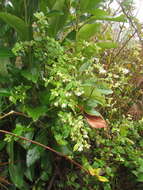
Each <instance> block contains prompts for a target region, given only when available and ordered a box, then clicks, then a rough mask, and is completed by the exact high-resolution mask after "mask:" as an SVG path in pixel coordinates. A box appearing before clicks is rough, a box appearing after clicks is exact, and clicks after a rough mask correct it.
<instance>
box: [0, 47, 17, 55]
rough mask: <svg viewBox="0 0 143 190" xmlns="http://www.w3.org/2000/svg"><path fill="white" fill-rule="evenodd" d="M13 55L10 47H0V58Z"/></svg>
mask: <svg viewBox="0 0 143 190" xmlns="http://www.w3.org/2000/svg"><path fill="white" fill-rule="evenodd" d="M13 56H14V54H13V53H12V51H11V49H10V48H6V47H0V58H5V57H6V58H9V57H13Z"/></svg>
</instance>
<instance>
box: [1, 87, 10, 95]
mask: <svg viewBox="0 0 143 190" xmlns="http://www.w3.org/2000/svg"><path fill="white" fill-rule="evenodd" d="M10 95H11V93H10V91H9V90H8V89H6V88H0V96H10Z"/></svg>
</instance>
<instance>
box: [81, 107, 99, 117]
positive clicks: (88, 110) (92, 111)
mask: <svg viewBox="0 0 143 190" xmlns="http://www.w3.org/2000/svg"><path fill="white" fill-rule="evenodd" d="M84 111H85V112H86V113H87V114H89V115H92V116H101V114H100V113H99V112H98V111H96V110H95V108H93V107H89V106H86V107H84Z"/></svg>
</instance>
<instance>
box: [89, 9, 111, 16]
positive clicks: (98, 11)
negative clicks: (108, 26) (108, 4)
mask: <svg viewBox="0 0 143 190" xmlns="http://www.w3.org/2000/svg"><path fill="white" fill-rule="evenodd" d="M90 13H91V14H93V15H94V16H98V17H103V16H109V14H108V12H107V11H105V10H102V9H92V10H91V11H90Z"/></svg>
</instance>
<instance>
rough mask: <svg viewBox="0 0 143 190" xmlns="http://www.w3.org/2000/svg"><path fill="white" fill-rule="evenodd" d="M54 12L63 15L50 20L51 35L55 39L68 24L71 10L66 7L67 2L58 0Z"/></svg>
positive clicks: (53, 8)
mask: <svg viewBox="0 0 143 190" xmlns="http://www.w3.org/2000/svg"><path fill="white" fill-rule="evenodd" d="M52 11H58V12H61V13H62V15H61V14H60V15H55V16H53V17H51V18H49V35H50V36H52V37H55V36H56V34H57V32H58V31H59V30H60V29H62V28H63V26H64V24H65V22H66V20H67V18H68V13H69V9H68V7H67V6H66V2H65V0H58V1H56V2H55V4H54V6H53V7H52Z"/></svg>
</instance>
